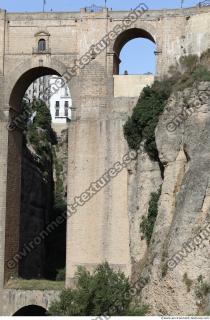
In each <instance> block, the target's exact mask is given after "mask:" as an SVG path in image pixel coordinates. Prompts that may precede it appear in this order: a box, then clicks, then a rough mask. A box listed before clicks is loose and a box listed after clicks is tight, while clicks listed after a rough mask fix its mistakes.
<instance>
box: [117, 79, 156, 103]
mask: <svg viewBox="0 0 210 320" xmlns="http://www.w3.org/2000/svg"><path fill="white" fill-rule="evenodd" d="M153 82H154V75H153V74H152V75H115V76H114V97H115V98H119V97H139V95H140V93H141V92H142V90H143V88H144V87H146V86H150V85H151V84H152V83H153Z"/></svg>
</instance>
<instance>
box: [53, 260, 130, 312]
mask: <svg viewBox="0 0 210 320" xmlns="http://www.w3.org/2000/svg"><path fill="white" fill-rule="evenodd" d="M76 276H77V287H76V289H67V290H64V291H63V292H62V293H61V296H60V301H57V302H54V303H53V304H52V305H51V306H50V309H49V314H50V315H53V316H100V315H110V316H114V315H118V316H119V315H126V314H128V312H129V305H130V302H131V296H130V288H131V285H130V284H129V280H128V278H126V277H125V275H124V274H123V273H122V272H119V271H118V272H115V271H113V270H112V269H111V268H110V266H109V265H108V263H104V264H102V265H100V266H98V267H97V268H96V270H95V271H94V273H93V274H92V275H91V274H90V273H89V272H88V271H87V270H85V269H84V268H81V267H80V268H78V271H77V275H76Z"/></svg>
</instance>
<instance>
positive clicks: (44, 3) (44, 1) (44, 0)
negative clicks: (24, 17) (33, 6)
mask: <svg viewBox="0 0 210 320" xmlns="http://www.w3.org/2000/svg"><path fill="white" fill-rule="evenodd" d="M45 5H46V0H43V12H44V8H45Z"/></svg>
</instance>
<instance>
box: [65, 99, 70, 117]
mask: <svg viewBox="0 0 210 320" xmlns="http://www.w3.org/2000/svg"><path fill="white" fill-rule="evenodd" d="M64 108H65V117H68V115H69V102H68V101H65V106H64Z"/></svg>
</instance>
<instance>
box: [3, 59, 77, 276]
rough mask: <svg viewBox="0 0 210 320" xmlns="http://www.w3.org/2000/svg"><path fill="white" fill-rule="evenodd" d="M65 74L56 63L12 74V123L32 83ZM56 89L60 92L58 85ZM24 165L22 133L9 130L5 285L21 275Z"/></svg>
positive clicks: (24, 66) (24, 67) (27, 67)
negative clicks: (21, 214)
mask: <svg viewBox="0 0 210 320" xmlns="http://www.w3.org/2000/svg"><path fill="white" fill-rule="evenodd" d="M53 64H54V66H53ZM52 66H53V67H52ZM21 69H22V70H21ZM66 71H67V69H66V67H65V65H63V64H62V63H60V62H57V61H54V63H53V62H52V61H51V63H45V64H43V65H40V66H37V64H32V63H31V61H30V60H28V61H27V62H26V63H25V64H22V65H21V66H19V67H18V68H17V69H15V70H13V72H12V73H11V75H10V81H9V86H8V87H9V88H8V91H7V92H9V97H8V101H7V104H8V105H9V117H10V119H11V118H13V117H16V116H17V115H18V114H19V112H20V110H21V101H22V99H23V97H24V94H25V92H26V90H27V88H28V87H29V85H30V84H31V83H32V82H34V81H35V80H36V79H37V78H39V77H42V76H47V75H57V76H59V77H62V76H63V75H64V74H65V73H66ZM65 79H66V78H65ZM63 84H64V82H63ZM68 84H69V83H68ZM57 88H60V87H59V84H58V87H57ZM70 91H71V89H70ZM53 92H56V87H54V88H53V90H52V91H51V92H50V93H52V94H53ZM72 100H73V99H72ZM21 161H22V132H21V131H20V130H18V129H16V130H8V155H7V192H6V219H5V224H6V225H5V267H4V280H5V282H6V281H7V280H8V279H9V278H10V277H11V276H14V275H17V274H18V273H19V271H18V269H19V262H20V259H19V258H17V254H19V241H20V238H19V236H20V232H19V228H20V208H21ZM14 257H16V258H15V259H16V260H14ZM17 260H18V262H17Z"/></svg>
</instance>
